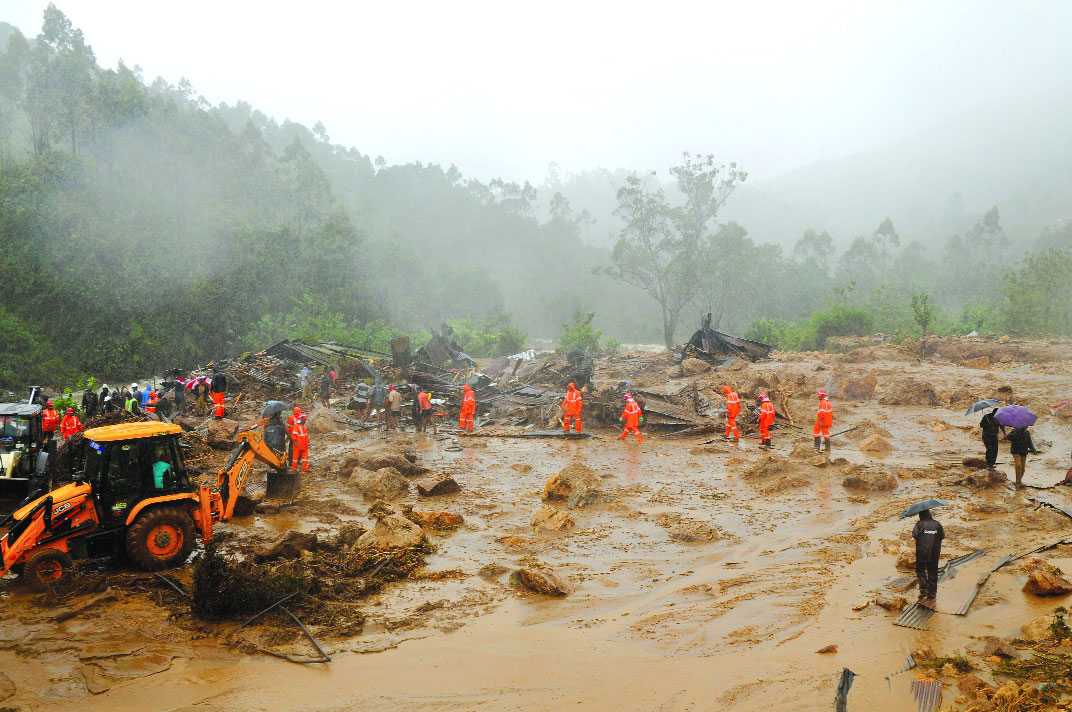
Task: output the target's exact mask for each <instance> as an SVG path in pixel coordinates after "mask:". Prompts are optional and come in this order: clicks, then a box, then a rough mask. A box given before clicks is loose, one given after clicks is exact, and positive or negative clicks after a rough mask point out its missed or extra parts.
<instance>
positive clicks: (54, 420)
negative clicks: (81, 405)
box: [41, 400, 83, 454]
mask: <svg viewBox="0 0 1072 712" xmlns="http://www.w3.org/2000/svg"><path fill="white" fill-rule="evenodd" d="M57 428H59V432H60V437H61V438H63V440H64V442H66V441H68V440H70V439H71V436H73V435H74V434H75V433H80V432H82V430H83V425H82V421H81V420H80V419H79V418H78V416H77V415H75V412H74V408H68V409H67V412H66V413H64V414H63V417H62V418H60V414H59V413H57V412H56V408H55V407H54V404H53V402H52V401H51V400H49V401H47V402H46V403H45V408H44V410H42V411H41V432H42V433H43V435H44V442H45V447H46V448H47V449H48V451H49V453H51V454H55V452H56V429H57Z"/></svg>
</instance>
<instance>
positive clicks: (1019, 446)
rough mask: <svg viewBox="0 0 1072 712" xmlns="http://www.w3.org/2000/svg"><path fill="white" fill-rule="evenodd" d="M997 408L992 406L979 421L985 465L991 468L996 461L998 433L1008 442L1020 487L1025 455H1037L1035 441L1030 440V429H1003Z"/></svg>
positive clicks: (1022, 480)
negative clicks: (984, 450) (984, 452)
mask: <svg viewBox="0 0 1072 712" xmlns="http://www.w3.org/2000/svg"><path fill="white" fill-rule="evenodd" d="M997 413H998V409H997V408H994V409H993V410H991V411H990V412H989V413H987V414H986V415H984V416H983V418H982V420H980V421H979V427H980V428H981V429H982V435H983V447H985V448H986V466H987V467H988V468H993V467H994V465H996V464H997V461H998V434H999V433H1000V434H1001V435H1002V436H1003V437H1004V438H1005V439H1006V440H1007V441H1008V442H1009V453H1010V454H1011V455H1012V466H1013V469H1014V470H1015V472H1016V486H1017V487H1022V486H1023V482H1024V472H1025V471H1026V470H1027V456H1028V455H1029V454H1032V455H1037V454H1038V450H1037V449H1035V443H1034V442H1033V441H1032V440H1031V431H1030V430H1028V429H1027V428H1011V429H1010V430H1009V431H1008V432H1006V431H1005V426H1004V425H1002V424H1001V423H999V422H998V419H997V417H996V416H997Z"/></svg>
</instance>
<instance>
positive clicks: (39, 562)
mask: <svg viewBox="0 0 1072 712" xmlns="http://www.w3.org/2000/svg"><path fill="white" fill-rule="evenodd" d="M73 565H74V562H73V561H71V556H70V554H68V553H67V552H66V551H60V550H59V549H41V550H40V551H37V552H35V553H33V554H31V555H30V558H29V559H27V560H26V565H25V567H24V568H23V570H22V578H24V579H25V580H26V583H27V585H28V586H29V587H30V590H32V591H47V590H48V589H49V588H51V587H52V586H55V585H56V584H58V583H60V582H61V581H63V580H65V579H66V578H67V577H68V576H70V575H71V566H73Z"/></svg>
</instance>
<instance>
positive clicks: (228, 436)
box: [205, 418, 238, 450]
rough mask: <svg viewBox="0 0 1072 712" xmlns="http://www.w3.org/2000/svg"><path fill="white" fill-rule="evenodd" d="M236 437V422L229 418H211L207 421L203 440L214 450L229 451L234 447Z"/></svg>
mask: <svg viewBox="0 0 1072 712" xmlns="http://www.w3.org/2000/svg"><path fill="white" fill-rule="evenodd" d="M237 435H238V421H237V420H231V419H230V418H213V419H212V420H210V421H208V431H207V432H206V433H205V440H207V441H208V444H209V445H211V446H212V447H214V448H218V449H223V450H229V449H231V448H232V447H234V444H235V437H236V436H237Z"/></svg>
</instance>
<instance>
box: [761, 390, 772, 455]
mask: <svg viewBox="0 0 1072 712" xmlns="http://www.w3.org/2000/svg"><path fill="white" fill-rule="evenodd" d="M772 425H774V404H773V403H771V402H770V398H768V397H767V394H766V393H760V394H759V439H760V444H761V445H762V446H763V447H765V448H767V449H768V450H769V449H770V448H771V447H773V443H772V442H771V434H770V427H771V426H772Z"/></svg>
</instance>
